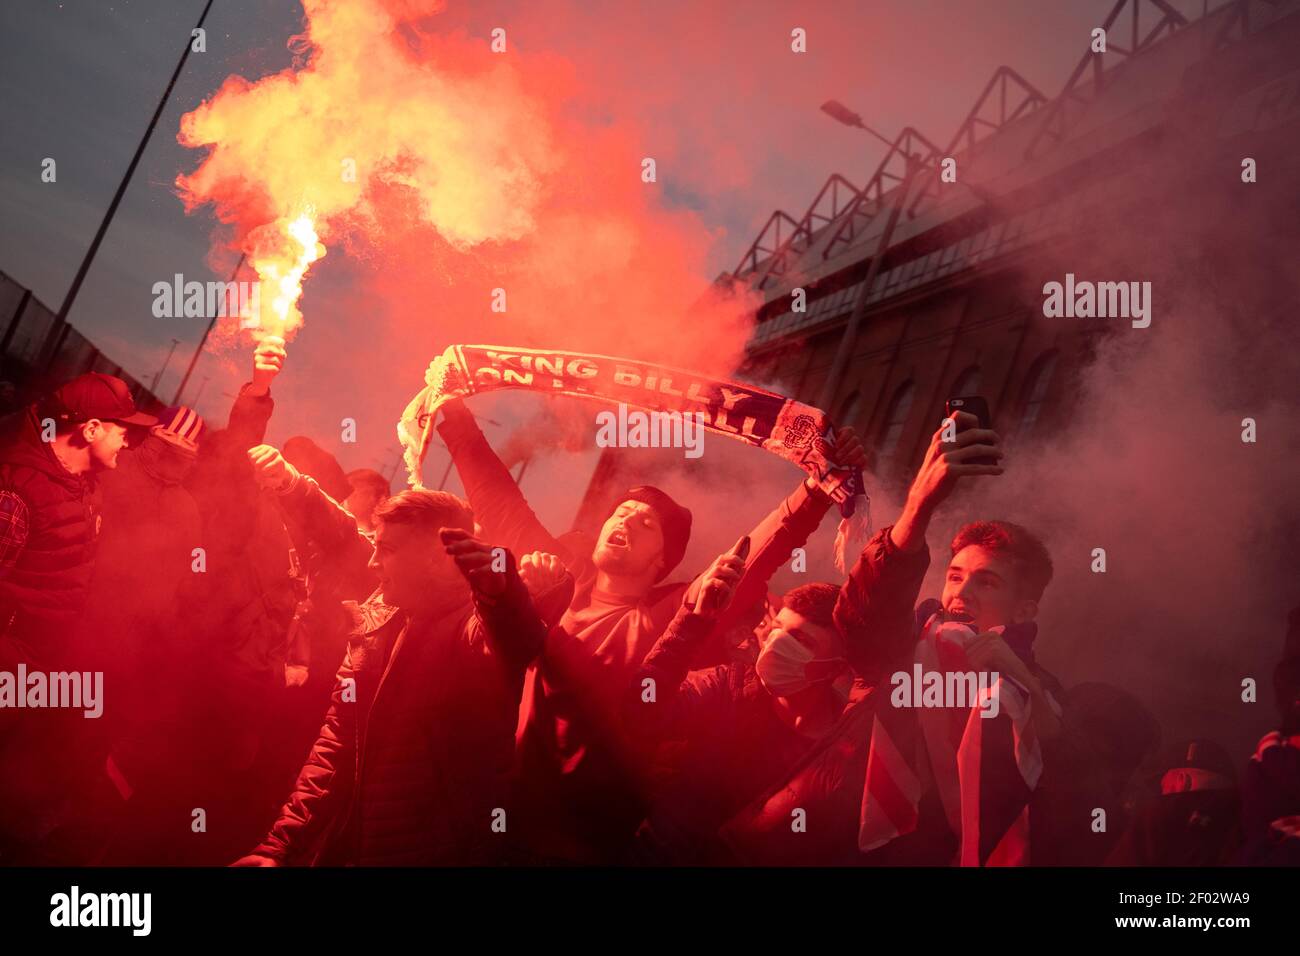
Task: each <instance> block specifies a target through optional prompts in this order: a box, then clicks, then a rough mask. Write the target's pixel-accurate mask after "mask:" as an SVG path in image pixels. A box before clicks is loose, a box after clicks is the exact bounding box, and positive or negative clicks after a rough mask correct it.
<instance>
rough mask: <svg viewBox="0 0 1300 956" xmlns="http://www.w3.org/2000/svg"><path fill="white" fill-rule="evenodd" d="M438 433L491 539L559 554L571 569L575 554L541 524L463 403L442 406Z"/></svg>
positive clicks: (512, 547)
mask: <svg viewBox="0 0 1300 956" xmlns="http://www.w3.org/2000/svg"><path fill="white" fill-rule="evenodd" d="M441 412H442V421H441V422H439V423H438V434H439V435H441V436H442V440H443V441H444V442H446V444H447V450H448V451H449V452H450V453H451V458H452V461H454V462H455V463H456V473H457V474H459V475H460V480H461V483H462V484H464V486H465V497H466V498H468V499H469V506H470V508H471V510H473V512H474V517H475V519H476V520H477V521H478V522H479V524H481V525H482V526H483V533H484V535H485V536H486V537H487V538H488V540H490V541H495V542H498V543H499V544H501V545H503V546H505V547H507V548H509V549H510V550H511V551H514V552H515V553H516V554H524V553H526V552H529V551H546V552H549V553H551V554H556V555H559V556H560V558H561V559H562V560H563V561H564V563H565V564H566V565H569V566H570V567H572V565H573V560H574V558H576V557H577V556H576V555H573V554H570V553H569V550H568V549H567V548H566V547H565V546H564V544H562V543H561V542H560V541H559V540H558V539H556V537H555V536H554V535H552V534H551V533H550V532H549V531H547V530H546V528H545V527H543V525H542V523H541V521H539V520H538V519H537V515H536V514H534V513H533V509H532V508H530V507H529V506H528V502H527V500H526V499H525V498H524V496H523V493H522V492H521V491H520V490H519V486H518V485H517V484H516V483H515V480H514V478H512V477H511V476H510V472H509V470H507V468H506V466H505V465H503V464H502V463H501V459H500V458H498V457H497V454H496V452H494V451H493V450H492V446H491V445H489V444H488V442H487V439H486V438H484V437H483V432H482V431H481V430H480V429H479V427H478V423H477V422H476V421H475V420H474V416H473V415H471V414H470V412H469V409H467V408H466V407H465V405H464V403H463V402H460V401H450V402H447V403H446V404H445V405H443V406H442V408H441Z"/></svg>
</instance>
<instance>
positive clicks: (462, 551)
mask: <svg viewBox="0 0 1300 956" xmlns="http://www.w3.org/2000/svg"><path fill="white" fill-rule="evenodd" d="M440 536H441V538H442V543H443V546H444V547H445V548H446V549H447V553H448V554H449V555H451V557H452V559H453V560H454V561H455V562H456V567H458V568H459V569H460V572H461V574H463V575H465V579H466V580H467V581H469V585H470V590H471V593H472V594H473V598H474V607H475V610H476V611H477V618H478V622H479V624H480V625H481V627H482V629H483V634H484V636H485V637H486V642H485V645H484V648H483V649H484V651H485V652H487V653H490V654H491V655H492V656H494V657H496V658H498V659H499V660H500V661H501V663H502V664H503V665H504V667H505V672H506V674H507V676H509V677H510V678H511V679H517V680H520V681H522V679H523V676H524V671H525V670H526V669H527V668H528V665H529V664H531V663H532V662H533V661H534V660H535V659H536V658H537V655H538V654H539V653H541V650H542V644H543V643H544V642H545V640H546V631H547V627H546V624H545V623H544V622H543V620H542V617H541V615H540V614H538V613H537V611H536V609H535V608H534V607H533V602H532V599H531V598H530V596H529V594H528V591H527V589H526V588H525V587H524V584H523V581H522V580H520V577H519V572H518V570H517V568H516V567H515V558H514V555H512V554H511V553H510V552H509V551H507V550H505V549H503V548H493V547H491V546H489V545H487V544H485V543H483V542H482V541H480V540H478V539H477V538H475V537H474V536H473V535H471V534H470V533H469V532H468V531H462V530H461V529H459V528H443V529H442V531H441V532H440Z"/></svg>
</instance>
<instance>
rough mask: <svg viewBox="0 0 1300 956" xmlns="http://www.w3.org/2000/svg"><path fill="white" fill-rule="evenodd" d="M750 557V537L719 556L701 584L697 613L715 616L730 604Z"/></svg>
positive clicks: (745, 537)
mask: <svg viewBox="0 0 1300 956" xmlns="http://www.w3.org/2000/svg"><path fill="white" fill-rule="evenodd" d="M748 557H749V535H745V536H744V537H742V538H741V539H740V540H739V541H737V542H736V545H735V547H733V548H732V549H731V550H730V551H728V552H727V553H726V554H723V555H719V556H718V557H717V559H716V560H715V561H714V562H713V564H711V565H709V569H708V570H707V571H706V572H704V577H703V579H702V581H701V582H700V596H699V599H698V600H697V601H696V602H695V613H696V614H703V615H713V614H717V613H718V612H720V611H722V610H723V609H724V608H725V607H726V606H727V605H728V604H729V603H730V602H731V595H732V593H733V591H734V590H735V587H736V585H737V584H739V583H740V576H741V575H742V574H744V572H745V559H746V558H748Z"/></svg>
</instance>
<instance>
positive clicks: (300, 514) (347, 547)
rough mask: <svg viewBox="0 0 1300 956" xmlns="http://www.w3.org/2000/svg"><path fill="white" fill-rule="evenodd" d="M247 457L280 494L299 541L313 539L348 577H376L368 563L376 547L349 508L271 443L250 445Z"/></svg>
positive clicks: (266, 483)
mask: <svg viewBox="0 0 1300 956" xmlns="http://www.w3.org/2000/svg"><path fill="white" fill-rule="evenodd" d="M248 460H249V461H250V462H251V463H252V465H253V474H254V475H255V477H256V478H257V481H258V483H259V484H260V485H262V487H264V488H269V489H271V490H273V491H275V492H276V493H277V494H278V495H279V502H280V510H281V511H282V512H283V514H284V517H285V523H286V524H287V525H289V527H290V531H291V532H292V533H293V535H294V537H295V539H296V540H298V539H306V540H307V541H310V542H311V543H312V544H313V545H314V546H315V548H316V550H317V551H318V552H319V553H320V554H322V555H324V556H326V560H328V561H329V563H330V564H331V566H333V567H335V568H336V569H338V570H339V571H340V572H341V573H343V574H345V575H346V576H347V577H346V580H360V581H367V582H369V581H371V580H372V579H373V574H371V572H370V571H369V569H368V564H369V562H370V556H371V554H372V552H373V550H374V549H373V547H372V546H371V544H370V541H369V539H368V538H366V536H365V535H364V534H362V533H361V531H360V530H359V529H358V528H357V522H356V519H355V518H354V517H353V516H352V515H351V514H350V513H349V512H348V511H347V509H346V508H344V507H343V506H342V505H340V504H339V503H338V502H337V501H335V500H334V499H333V498H331V497H330V496H329V495H327V494H326V493H325V492H324V491H322V490H321V487H320V485H318V484H316V482H315V480H314V479H313V478H311V477H310V476H308V475H303V474H301V473H300V472H299V471H298V469H297V468H295V467H294V466H293V465H291V464H290V463H289V462H288V461H286V460H285V457H284V456H283V455H282V454H280V452H279V450H278V449H276V448H275V447H273V446H271V445H256V446H254V447H253V448H250V449H249V450H248ZM364 596H365V595H359V597H364Z"/></svg>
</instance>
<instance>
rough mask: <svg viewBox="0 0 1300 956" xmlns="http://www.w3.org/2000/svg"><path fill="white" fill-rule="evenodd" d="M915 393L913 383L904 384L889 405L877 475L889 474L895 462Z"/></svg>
mask: <svg viewBox="0 0 1300 956" xmlns="http://www.w3.org/2000/svg"><path fill="white" fill-rule="evenodd" d="M915 391H916V389H915V388H913V387H912V383H911V382H904V383H903V384H902V385H900V386H899V387H898V390H897V391H896V392H894V397H893V399H892V400H891V401H890V403H889V414H888V415H886V416H885V424H884V427H883V428H882V429H881V432H880V443H879V444H878V445H877V446H876V473H877V474H884V473H885V472H887V471H888V470H889V468H890V466H891V464H892V462H893V459H894V453H895V452H897V451H898V442H899V439H901V438H902V437H903V428H904V427H905V426H906V425H907V413H908V412H909V411H910V410H911V408H912V396H913V394H914V393H915Z"/></svg>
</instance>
